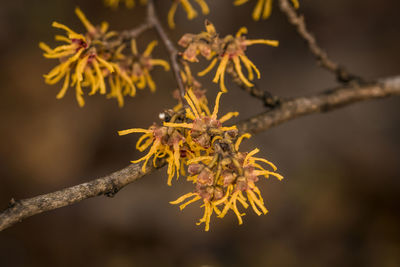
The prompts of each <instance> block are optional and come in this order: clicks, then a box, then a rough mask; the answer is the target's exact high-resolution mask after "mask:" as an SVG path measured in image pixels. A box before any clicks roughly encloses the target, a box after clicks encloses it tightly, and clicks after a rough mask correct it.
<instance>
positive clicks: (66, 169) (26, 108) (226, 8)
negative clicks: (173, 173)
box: [0, 0, 400, 267]
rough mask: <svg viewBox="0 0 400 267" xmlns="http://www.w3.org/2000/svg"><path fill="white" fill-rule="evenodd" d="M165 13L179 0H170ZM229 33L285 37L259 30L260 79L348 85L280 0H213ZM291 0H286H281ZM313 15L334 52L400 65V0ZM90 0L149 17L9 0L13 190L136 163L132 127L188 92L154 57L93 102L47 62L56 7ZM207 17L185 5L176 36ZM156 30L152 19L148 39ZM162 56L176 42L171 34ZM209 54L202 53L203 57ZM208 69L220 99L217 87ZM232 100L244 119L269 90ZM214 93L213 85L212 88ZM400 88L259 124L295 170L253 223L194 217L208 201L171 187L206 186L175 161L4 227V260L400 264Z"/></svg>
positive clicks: (3, 195) (287, 91)
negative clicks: (266, 9)
mask: <svg viewBox="0 0 400 267" xmlns="http://www.w3.org/2000/svg"><path fill="white" fill-rule="evenodd" d="M158 2H160V3H158V4H157V6H158V10H159V13H162V21H163V22H165V15H166V12H167V10H168V6H169V3H168V1H158ZM208 2H209V3H210V7H211V10H212V11H211V14H210V16H209V17H208V18H209V19H210V20H211V21H212V22H214V23H215V25H216V27H217V29H218V30H219V31H220V32H221V34H228V33H234V32H236V30H237V29H238V28H239V27H240V26H243V25H246V26H247V27H248V28H249V38H260V37H264V38H270V39H278V40H280V42H281V45H280V47H279V48H271V47H266V46H254V47H251V48H250V49H249V51H248V53H249V57H250V58H251V59H252V60H254V62H255V64H256V65H257V66H258V67H259V68H260V70H261V71H262V79H261V80H260V81H259V85H260V86H261V87H262V88H265V89H269V90H270V91H272V92H273V93H274V94H277V95H280V96H284V97H293V96H300V95H306V94H311V93H314V92H317V91H320V90H322V89H327V88H331V87H333V86H335V81H334V77H333V76H332V75H331V74H330V73H327V72H326V71H324V70H321V69H320V68H318V67H317V66H316V64H315V61H314V59H313V57H312V56H311V55H310V53H309V52H308V50H307V48H306V46H305V44H304V43H303V41H302V40H301V39H300V38H299V37H298V36H297V35H296V34H295V32H294V30H293V28H292V27H291V26H290V25H288V23H287V22H286V19H285V17H284V16H283V15H282V14H281V13H280V11H279V9H278V7H277V6H276V4H277V3H275V7H274V11H273V14H272V17H271V18H270V19H269V20H267V21H260V22H253V21H252V20H251V19H250V18H251V11H252V9H253V7H254V5H255V2H256V1H255V0H253V1H250V3H248V4H246V5H244V6H242V7H234V6H233V5H232V1H229V0H226V1H212V0H209V1H208ZM275 2H276V1H275ZM300 2H301V8H300V12H302V13H305V14H306V17H307V21H308V24H309V27H310V29H312V31H313V32H314V33H315V34H316V35H317V38H318V40H319V41H320V43H321V45H322V46H323V47H324V48H325V49H326V50H327V51H328V52H329V54H330V56H331V57H332V59H334V60H336V61H338V62H341V63H343V64H344V65H345V66H347V67H348V68H349V69H350V70H352V71H353V72H356V73H358V74H360V75H362V76H364V77H365V78H367V79H374V78H377V77H385V76H391V75H396V74H399V73H400V53H399V45H400V34H399V33H400V21H399V20H398V10H399V9H400V3H399V2H398V1H396V0H387V1H373V0H354V1H348V0H336V1H333V0H329V1H328V0H327V1H317V0H301V1H300ZM76 5H79V6H80V7H81V8H82V9H83V11H84V12H85V13H86V14H87V16H88V17H89V19H90V20H91V21H92V22H93V23H99V22H101V21H102V20H107V21H109V22H110V24H111V28H112V29H116V30H123V29H127V28H131V27H133V26H135V25H136V24H137V23H138V22H139V21H140V20H141V19H142V18H143V13H144V9H143V8H136V9H134V10H125V9H124V8H121V9H120V10H118V11H111V10H109V9H106V8H104V7H103V6H102V4H101V1H100V0H92V1H78V0H74V1H67V0H62V1H61V0H58V1H50V0H41V1H38V0H13V1H2V3H1V9H0V62H1V64H0V88H1V91H0V94H1V99H2V101H1V113H0V116H1V120H2V123H1V126H0V127H1V128H0V133H1V139H0V140H1V141H0V142H1V143H0V177H1V178H0V179H1V180H0V206H1V207H3V208H5V207H6V206H7V203H8V201H9V200H10V199H11V198H12V197H14V198H16V199H21V198H27V197H32V196H35V195H38V194H42V193H47V192H51V191H54V190H58V189H61V188H63V187H67V186H71V185H74V184H77V183H82V182H85V181H88V180H91V179H93V178H96V177H99V176H102V175H105V174H109V173H111V172H113V171H115V170H118V169H120V168H122V167H125V166H126V165H127V164H129V160H132V159H135V158H138V157H139V156H140V153H137V152H136V151H135V149H134V144H135V142H136V140H137V138H138V136H137V135H136V136H135V135H129V136H125V137H118V136H117V134H116V131H117V130H121V129H127V128H131V127H147V126H148V125H150V124H151V123H152V122H153V121H157V117H158V113H159V112H160V111H162V110H163V109H165V108H168V107H171V106H172V105H174V100H173V99H172V97H171V91H172V90H173V89H174V88H175V84H174V80H173V76H172V74H171V73H164V72H163V71H162V70H161V69H159V70H155V71H154V72H153V78H154V80H155V81H156V83H157V84H158V90H157V93H156V94H151V93H150V92H149V90H148V89H146V90H144V91H140V92H139V93H138V95H137V97H135V98H132V99H126V105H125V107H124V108H123V109H119V108H118V107H117V104H116V102H114V101H113V100H105V99H104V97H102V96H95V97H87V98H86V106H85V108H83V109H80V108H79V107H78V105H77V103H76V101H75V98H74V94H73V90H71V89H70V90H69V92H68V93H67V96H66V97H65V98H64V99H62V100H56V99H55V96H56V94H57V92H58V90H59V88H60V87H61V85H60V84H58V85H56V86H48V85H46V84H45V83H44V81H43V78H42V75H43V74H45V73H47V72H48V71H49V70H50V68H52V67H53V66H54V65H55V64H56V61H55V60H47V59H44V58H43V57H42V52H41V51H40V50H39V48H38V43H39V41H46V42H48V43H49V44H51V45H54V42H53V41H52V40H53V36H54V34H56V33H58V31H57V30H55V29H53V28H52V27H51V26H50V25H51V23H52V21H54V20H57V21H59V22H61V23H65V24H66V25H68V26H70V27H71V28H72V29H75V30H77V31H83V27H82V25H81V24H80V22H79V20H78V19H77V18H76V17H75V15H74V13H73V10H74V7H75V6H76ZM203 19H204V18H203V17H199V18H197V19H195V20H193V21H189V22H188V21H187V20H186V18H185V14H184V13H183V11H182V9H181V8H179V10H178V12H177V16H176V22H177V26H178V27H177V29H176V30H174V31H169V33H170V35H171V37H172V38H173V39H174V40H175V41H176V40H178V38H179V37H180V36H181V35H182V34H183V33H185V32H198V31H199V30H201V29H202V28H203ZM154 38H155V34H154V33H153V32H150V33H148V34H145V35H144V36H142V37H141V38H140V40H139V41H138V43H139V49H144V47H145V43H146V42H148V41H149V40H152V39H154ZM155 54H156V55H157V56H159V57H165V50H164V48H163V46H162V45H159V46H158V48H157V49H156V53H155ZM202 66H204V62H203V63H202V64H200V65H194V66H193V67H194V69H196V70H197V69H201V68H202ZM210 78H211V76H206V78H204V79H202V81H203V82H204V85H205V86H206V87H207V88H208V89H209V91H208V92H209V96H210V99H213V98H214V96H215V94H216V90H217V87H216V86H215V85H214V84H212V83H209V82H207V80H210ZM227 86H228V88H230V92H229V94H227V95H224V96H223V99H222V111H230V110H238V111H240V113H241V116H240V118H242V119H244V118H247V117H249V116H251V115H253V114H256V113H258V112H261V111H262V110H263V107H262V105H261V104H260V103H259V102H258V101H257V100H255V99H252V98H251V97H249V96H248V95H246V93H244V92H242V91H240V90H239V89H238V88H236V87H235V86H234V85H233V84H231V83H229V82H228V84H227ZM212 102H213V100H212ZM399 104H400V99H398V98H392V99H386V100H380V101H373V102H368V103H362V104H357V105H354V106H351V107H347V108H344V109H341V110H339V111H335V112H332V113H328V114H322V115H313V116H309V117H305V118H301V119H298V120H296V121H292V122H289V123H287V124H284V125H282V126H279V127H276V128H273V129H271V130H269V131H267V132H265V133H262V134H259V135H257V136H256V137H254V138H253V139H252V140H251V141H247V142H246V143H245V146H244V147H246V148H248V149H250V148H254V147H255V146H257V147H259V148H260V149H262V152H261V155H262V156H264V157H266V158H268V159H270V160H271V161H272V162H274V163H276V164H277V166H278V168H279V171H280V173H282V174H283V175H284V176H285V178H286V179H285V180H284V181H282V182H278V181H275V180H273V179H271V180H264V181H261V182H260V183H259V184H260V187H261V189H262V191H263V195H264V199H265V201H266V202H267V207H268V209H269V211H270V212H269V214H268V215H266V216H261V217H257V216H256V215H255V214H254V213H253V212H251V211H250V210H249V211H247V216H245V218H244V220H245V222H244V225H242V226H238V225H237V221H236V218H235V217H234V216H233V215H232V214H231V215H229V216H227V217H226V218H225V219H223V220H220V219H218V220H217V219H214V220H213V221H212V225H211V231H210V232H208V233H206V232H204V231H203V227H198V226H196V225H195V222H196V221H197V219H198V218H200V217H201V215H202V211H201V210H200V209H199V207H198V206H199V205H198V204H195V205H191V206H189V207H188V208H187V209H185V211H184V212H180V211H179V209H178V207H176V206H172V205H170V204H168V201H171V200H174V199H176V198H177V197H178V196H180V195H182V194H184V193H186V192H188V191H189V190H191V185H190V184H188V183H185V182H184V181H183V180H180V181H178V182H175V183H174V185H173V186H172V187H168V186H167V185H166V175H165V170H160V171H158V172H157V173H155V174H153V175H151V176H148V177H145V178H144V179H142V180H139V181H137V182H135V183H134V184H131V185H129V186H128V187H126V188H125V189H123V190H122V191H121V192H120V193H118V194H117V195H116V196H115V197H114V198H106V197H98V198H94V199H90V200H86V201H84V202H82V203H80V204H78V205H74V206H70V207H66V208H63V209H59V210H56V211H52V212H49V213H45V214H42V215H39V216H35V217H32V218H30V219H27V220H26V221H24V222H22V223H20V224H17V225H15V226H14V227H12V228H10V229H7V230H5V231H4V232H1V233H0V266H387V267H391V266H400V228H399V224H400V213H399V211H400V210H399V200H400V196H399V193H400V180H399V174H400V165H399V157H400V152H399V149H400V141H399V140H400V139H399V138H398V137H399V134H400V128H399V122H400V113H399Z"/></svg>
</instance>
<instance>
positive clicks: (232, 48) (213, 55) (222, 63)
mask: <svg viewBox="0 0 400 267" xmlns="http://www.w3.org/2000/svg"><path fill="white" fill-rule="evenodd" d="M205 24H206V25H205V27H206V31H205V32H201V33H199V34H185V35H183V37H182V38H181V39H180V40H179V42H178V44H179V45H180V46H182V47H184V48H185V51H184V52H182V57H183V58H184V59H185V60H187V61H190V62H198V61H199V60H198V58H197V56H198V55H201V56H203V57H204V58H205V59H207V60H210V61H211V63H210V65H209V66H208V67H207V68H206V69H205V70H203V71H201V72H199V73H198V75H199V76H203V75H205V74H207V73H208V72H210V71H211V70H212V69H213V68H214V67H215V65H216V64H217V62H219V65H218V68H217V71H216V74H215V76H214V79H213V82H214V83H219V85H220V88H221V90H222V91H223V92H226V91H227V89H226V86H225V72H226V71H227V70H229V71H231V72H235V74H236V75H237V77H239V79H240V80H241V81H242V82H243V84H244V85H246V86H248V87H252V86H254V85H253V84H252V83H251V82H250V81H251V80H253V79H254V72H255V73H256V75H257V78H258V79H259V78H260V72H259V70H258V69H257V67H256V66H255V65H254V64H253V62H251V60H250V59H249V58H248V57H247V56H246V54H245V51H246V49H247V47H248V46H251V45H254V44H266V45H270V46H275V47H276V46H278V45H279V42H278V41H275V40H264V39H257V40H247V39H246V37H245V36H243V34H246V33H247V29H246V28H245V27H242V28H240V29H239V31H238V32H237V33H236V35H235V36H233V35H227V36H225V37H224V38H220V37H219V35H218V34H217V33H216V30H215V27H214V25H213V24H211V23H210V22H209V21H206V23H205ZM242 64H243V65H244V67H245V68H246V70H247V77H246V76H245V75H244V74H243V71H242ZM249 80H250V81H249Z"/></svg>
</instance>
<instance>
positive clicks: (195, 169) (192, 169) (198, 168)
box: [188, 163, 203, 175]
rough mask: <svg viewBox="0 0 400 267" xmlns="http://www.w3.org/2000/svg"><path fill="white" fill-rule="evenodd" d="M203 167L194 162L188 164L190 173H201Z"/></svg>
mask: <svg viewBox="0 0 400 267" xmlns="http://www.w3.org/2000/svg"><path fill="white" fill-rule="evenodd" d="M202 168H203V165H201V164H197V163H193V164H190V165H189V166H188V172H189V174H190V175H195V174H199V173H200V171H201V169H202Z"/></svg>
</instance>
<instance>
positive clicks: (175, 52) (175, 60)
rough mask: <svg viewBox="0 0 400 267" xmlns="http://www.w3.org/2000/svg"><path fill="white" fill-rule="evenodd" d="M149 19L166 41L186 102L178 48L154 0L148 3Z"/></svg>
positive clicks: (182, 98)
mask: <svg viewBox="0 0 400 267" xmlns="http://www.w3.org/2000/svg"><path fill="white" fill-rule="evenodd" d="M147 19H148V21H149V22H150V23H151V24H152V25H154V28H155V29H156V31H157V33H158V35H159V36H160V39H161V41H162V42H163V43H164V45H165V47H166V48H167V50H168V53H169V57H170V61H171V68H172V71H173V73H174V75H175V79H176V82H177V84H178V88H179V92H180V97H181V100H182V103H184V101H183V100H184V96H185V93H186V90H185V86H184V84H183V81H182V77H181V74H180V71H181V68H180V67H179V63H178V55H179V54H178V50H177V49H176V47H175V45H174V43H173V42H172V41H171V39H169V37H168V35H167V33H166V32H165V30H164V28H163V27H162V26H161V23H160V20H159V19H158V16H157V14H156V12H155V9H154V2H153V0H149V1H148V4H147Z"/></svg>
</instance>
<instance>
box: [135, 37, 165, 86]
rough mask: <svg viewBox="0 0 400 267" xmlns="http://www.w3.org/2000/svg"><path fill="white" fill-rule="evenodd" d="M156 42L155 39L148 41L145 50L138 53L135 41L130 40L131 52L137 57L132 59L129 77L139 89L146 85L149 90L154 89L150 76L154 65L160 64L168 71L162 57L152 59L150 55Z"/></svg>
mask: <svg viewBox="0 0 400 267" xmlns="http://www.w3.org/2000/svg"><path fill="white" fill-rule="evenodd" d="M157 44H158V42H157V41H152V42H150V43H149V44H148V45H147V48H146V50H145V51H144V52H143V53H142V54H141V55H139V53H138V50H137V47H136V41H135V40H132V42H131V49H132V53H133V55H134V56H135V57H136V59H137V60H136V61H134V63H133V66H132V74H131V78H132V80H133V81H134V82H136V84H137V86H138V88H139V89H143V88H145V87H146V86H148V87H149V88H150V91H151V92H154V91H155V90H156V85H155V83H154V81H153V79H152V78H151V76H150V71H151V70H152V69H153V68H154V66H161V67H163V68H164V70H165V71H169V69H170V66H169V64H168V62H167V61H165V60H163V59H154V58H152V57H151V53H152V51H153V49H154V47H155V46H156V45H157Z"/></svg>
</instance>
